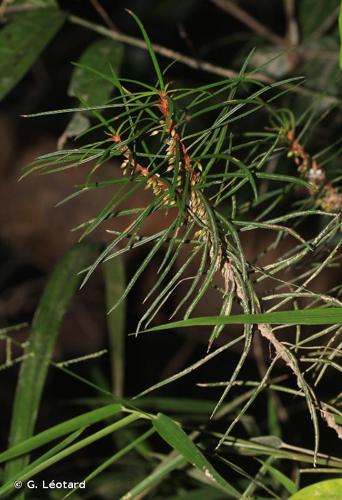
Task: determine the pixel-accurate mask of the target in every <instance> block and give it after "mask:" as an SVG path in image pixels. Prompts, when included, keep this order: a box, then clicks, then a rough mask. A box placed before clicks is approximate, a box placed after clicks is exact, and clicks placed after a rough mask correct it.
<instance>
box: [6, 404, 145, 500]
mask: <svg viewBox="0 0 342 500" xmlns="http://www.w3.org/2000/svg"><path fill="white" fill-rule="evenodd" d="M140 417H141V415H140V414H139V413H133V414H131V415H127V416H125V417H123V418H122V419H121V420H118V421H117V422H114V423H113V424H110V425H108V426H107V427H104V428H103V429H101V430H99V431H97V432H95V433H93V434H91V435H90V436H87V437H86V438H84V439H82V440H81V441H77V442H76V443H74V444H72V445H71V446H69V447H68V448H65V449H64V450H62V451H60V452H59V453H56V454H55V455H54V456H53V457H50V458H49V459H48V460H45V461H44V462H42V463H38V464H37V465H33V466H31V465H28V466H27V467H24V468H22V469H20V470H19V471H16V473H15V475H14V476H12V479H10V480H7V481H6V482H5V484H4V485H3V486H2V487H1V488H0V497H2V496H4V495H5V494H7V493H9V492H11V491H13V488H14V486H13V481H14V480H16V479H18V480H20V481H22V482H24V481H26V480H28V479H29V478H31V477H33V476H35V475H36V474H38V473H39V472H41V471H43V470H45V469H47V468H48V467H51V465H54V464H56V463H58V462H60V461H61V460H63V459H65V458H66V457H68V456H69V455H71V454H73V453H75V452H76V451H78V450H81V449H83V448H84V447H86V446H88V445H89V444H92V443H95V442H96V441H98V440H99V439H102V438H103V437H105V436H108V435H109V434H112V433H113V432H115V431H117V430H119V429H122V428H123V427H125V426H127V425H129V424H130V423H132V422H134V421H135V420H137V419H139V418H140Z"/></svg>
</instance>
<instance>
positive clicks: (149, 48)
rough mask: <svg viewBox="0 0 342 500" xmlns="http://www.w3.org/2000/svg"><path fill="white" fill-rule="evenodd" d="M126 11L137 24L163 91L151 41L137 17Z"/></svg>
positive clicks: (161, 76)
mask: <svg viewBox="0 0 342 500" xmlns="http://www.w3.org/2000/svg"><path fill="white" fill-rule="evenodd" d="M126 10H127V12H128V13H129V14H130V15H131V16H132V17H133V19H134V20H135V22H136V23H137V25H138V26H139V28H140V31H141V33H142V35H143V37H144V40H145V43H146V46H147V50H148V53H149V54H150V57H151V60H152V63H153V67H154V70H155V72H156V75H157V78H158V82H159V86H160V88H161V90H164V88H165V84H164V80H163V75H162V72H161V69H160V67H159V63H158V60H157V57H156V54H155V52H154V50H153V47H152V44H151V40H150V39H149V37H148V34H147V33H146V30H145V28H144V25H143V24H142V22H141V21H140V19H139V18H138V16H136V15H135V14H134V13H133V12H132V11H131V10H128V9H126Z"/></svg>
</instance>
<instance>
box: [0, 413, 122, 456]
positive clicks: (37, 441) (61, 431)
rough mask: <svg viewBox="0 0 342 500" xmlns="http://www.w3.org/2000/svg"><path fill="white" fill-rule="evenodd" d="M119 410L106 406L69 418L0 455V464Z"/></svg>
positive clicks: (103, 418)
mask: <svg viewBox="0 0 342 500" xmlns="http://www.w3.org/2000/svg"><path fill="white" fill-rule="evenodd" d="M121 409H122V407H121V405H119V404H111V405H106V406H103V407H102V408H98V409H96V410H92V411H89V412H86V413H83V414H82V415H79V416H78V417H74V418H71V419H70V420H67V421H65V422H62V423H61V424H57V425H55V426H53V427H50V429H47V430H46V431H42V432H40V433H39V434H36V435H35V436H32V437H30V438H28V439H25V441H23V442H21V443H19V444H17V445H15V446H12V447H11V448H10V449H9V450H6V451H3V452H2V453H0V463H1V462H6V461H7V460H11V459H12V458H15V457H18V456H20V455H23V454H25V453H29V452H30V451H32V450H35V449H36V448H39V447H40V446H43V445H45V444H47V443H50V442H51V441H53V440H54V439H58V438H59V437H61V436H64V435H65V434H68V433H69V432H73V431H75V430H78V429H80V428H83V427H85V426H88V425H91V424H94V423H96V422H100V421H101V420H105V419H107V418H109V417H111V416H113V415H115V414H116V413H118V412H119V411H121Z"/></svg>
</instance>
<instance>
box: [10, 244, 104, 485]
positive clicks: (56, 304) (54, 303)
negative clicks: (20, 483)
mask: <svg viewBox="0 0 342 500" xmlns="http://www.w3.org/2000/svg"><path fill="white" fill-rule="evenodd" d="M94 256H95V247H94V246H93V245H84V244H83V245H77V246H75V247H74V248H72V249H71V250H70V251H69V252H68V253H67V254H66V255H65V256H64V257H63V258H62V259H61V260H60V261H59V263H58V264H57V266H56V267H55V269H54V271H53V273H52V275H51V277H50V279H49V282H48V284H47V286H46V288H45V290H44V293H43V296H42V298H41V300H40V303H39V306H38V308H37V311H36V313H35V315H34V318H33V322H32V331H31V335H30V339H29V340H30V342H29V344H28V346H27V348H26V350H25V354H26V355H27V357H26V358H25V360H24V361H23V363H22V365H21V369H20V373H19V378H18V383H17V388H16V394H15V401H14V407H13V413H12V420H11V428H10V435H9V447H10V448H11V447H12V446H14V445H17V444H18V443H20V442H21V441H24V440H25V439H27V438H29V437H30V436H31V435H32V433H33V429H34V425H35V422H36V417H37V413H38V408H39V403H40V399H41V394H42V390H43V387H44V383H45V379H46V376H47V371H48V366H49V362H50V359H51V356H52V352H53V349H54V345H55V342H56V338H57V335H58V332H59V329H60V326H61V323H62V320H63V318H64V315H65V313H66V311H67V309H68V306H69V303H70V300H71V298H72V297H73V295H74V293H75V291H76V290H77V288H78V286H79V283H80V280H81V277H80V276H79V274H78V273H79V271H81V270H82V269H83V268H84V267H86V266H87V265H88V264H89V262H90V261H91V260H92V259H93V258H94ZM27 461H28V457H27V456H26V457H21V458H18V459H16V460H13V461H11V462H9V463H8V464H7V465H6V468H5V480H8V479H9V478H11V476H12V475H14V474H16V473H17V472H18V471H20V470H21V469H22V468H23V467H24V465H25V464H26V463H27Z"/></svg>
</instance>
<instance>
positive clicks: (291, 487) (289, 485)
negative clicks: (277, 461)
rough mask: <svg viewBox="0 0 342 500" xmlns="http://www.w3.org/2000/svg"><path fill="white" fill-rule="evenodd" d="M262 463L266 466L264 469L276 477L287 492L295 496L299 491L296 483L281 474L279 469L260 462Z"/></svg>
mask: <svg viewBox="0 0 342 500" xmlns="http://www.w3.org/2000/svg"><path fill="white" fill-rule="evenodd" d="M259 462H260V463H262V465H263V466H264V468H265V469H266V470H267V471H268V472H269V474H270V475H271V476H273V477H274V479H275V480H276V481H278V482H279V483H280V484H281V485H283V486H284V488H286V490H287V491H288V492H289V493H290V494H291V495H293V494H294V493H296V491H297V489H298V488H297V486H296V483H294V482H293V481H292V480H291V479H289V478H288V477H287V476H285V474H283V473H282V472H280V471H279V470H278V469H276V468H275V467H273V466H272V465H270V464H267V463H266V462H263V461H262V460H259Z"/></svg>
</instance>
